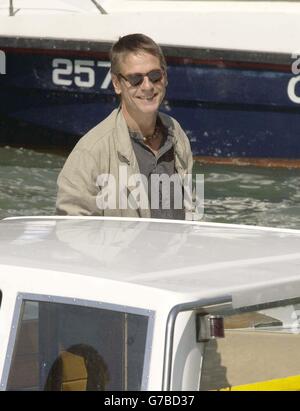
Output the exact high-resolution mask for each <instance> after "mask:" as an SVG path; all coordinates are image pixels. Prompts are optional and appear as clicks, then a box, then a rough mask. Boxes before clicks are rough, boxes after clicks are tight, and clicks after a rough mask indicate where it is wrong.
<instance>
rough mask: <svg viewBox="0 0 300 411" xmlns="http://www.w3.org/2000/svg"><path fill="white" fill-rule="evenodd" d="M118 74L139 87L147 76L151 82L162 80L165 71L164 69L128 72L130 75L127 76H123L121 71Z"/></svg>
mask: <svg viewBox="0 0 300 411" xmlns="http://www.w3.org/2000/svg"><path fill="white" fill-rule="evenodd" d="M118 76H119V77H121V78H122V79H124V80H126V81H128V83H130V85H131V86H132V87H137V86H140V85H141V84H142V83H143V81H144V78H145V77H146V76H147V77H148V79H149V80H150V81H151V83H157V82H158V81H160V80H161V79H162V78H163V76H164V73H163V71H162V70H152V71H149V73H146V74H142V73H135V74H128V76H127V77H125V76H123V74H121V73H119V74H118Z"/></svg>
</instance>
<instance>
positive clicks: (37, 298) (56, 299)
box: [0, 293, 155, 391]
mask: <svg viewBox="0 0 300 411" xmlns="http://www.w3.org/2000/svg"><path fill="white" fill-rule="evenodd" d="M25 301H33V302H47V303H58V304H69V305H78V306H82V307H90V308H98V309H104V310H110V311H116V312H119V313H124V314H136V315H143V316H146V317H148V326H147V334H146V345H145V356H144V364H143V373H142V382H141V391H146V390H147V387H148V382H149V368H150V355H151V347H152V340H153V332H154V318H155V311H153V310H148V309H144V308H139V307H132V306H128V305H120V304H112V303H107V302H102V301H92V300H85V299H80V298H72V297H61V296H55V295H44V294H31V293H18V294H17V297H16V302H15V307H14V313H13V319H12V323H11V329H10V335H9V339H8V346H7V350H6V355H5V361H4V366H3V373H2V378H1V383H0V391H5V390H6V387H7V382H8V377H9V372H10V369H11V365H12V359H13V354H14V348H15V345H16V338H17V334H18V330H19V327H20V325H21V311H22V305H23V303H24V302H25Z"/></svg>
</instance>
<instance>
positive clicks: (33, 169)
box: [0, 147, 300, 229]
mask: <svg viewBox="0 0 300 411" xmlns="http://www.w3.org/2000/svg"><path fill="white" fill-rule="evenodd" d="M65 158H66V156H65V155H58V154H53V153H41V152H37V151H34V150H29V149H21V148H18V149H16V148H10V147H2V148H0V218H4V217H9V216H22V215H49V214H50V215H51V214H54V207H55V197H56V178H57V176H58V173H59V171H60V169H61V167H62V165H63V163H64V161H65ZM195 171H196V172H198V173H203V174H204V175H205V215H204V220H205V221H216V222H227V223H242V224H254V225H264V226H278V227H288V228H298V229H300V170H287V169H273V168H257V167H238V166H226V167H225V166H200V165H198V166H196V170H195Z"/></svg>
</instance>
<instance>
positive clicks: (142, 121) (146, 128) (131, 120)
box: [122, 108, 157, 136]
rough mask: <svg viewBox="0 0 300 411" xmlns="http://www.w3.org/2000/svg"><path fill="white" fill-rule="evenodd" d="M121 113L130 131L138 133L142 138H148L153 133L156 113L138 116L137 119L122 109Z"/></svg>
mask: <svg viewBox="0 0 300 411" xmlns="http://www.w3.org/2000/svg"><path fill="white" fill-rule="evenodd" d="M122 113H123V115H124V118H125V121H126V123H127V126H128V128H129V129H130V130H132V131H136V132H139V133H141V134H142V135H143V136H150V135H152V134H153V133H154V131H155V125H156V119H157V113H154V114H149V115H143V116H139V117H138V119H137V118H136V116H134V115H131V114H130V113H128V111H127V110H125V109H123V108H122Z"/></svg>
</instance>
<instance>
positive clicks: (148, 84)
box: [141, 76, 153, 90]
mask: <svg viewBox="0 0 300 411" xmlns="http://www.w3.org/2000/svg"><path fill="white" fill-rule="evenodd" d="M141 87H142V89H146V90H149V89H151V88H153V83H152V81H150V79H149V77H148V76H145V77H144V81H143V82H142V84H141Z"/></svg>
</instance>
